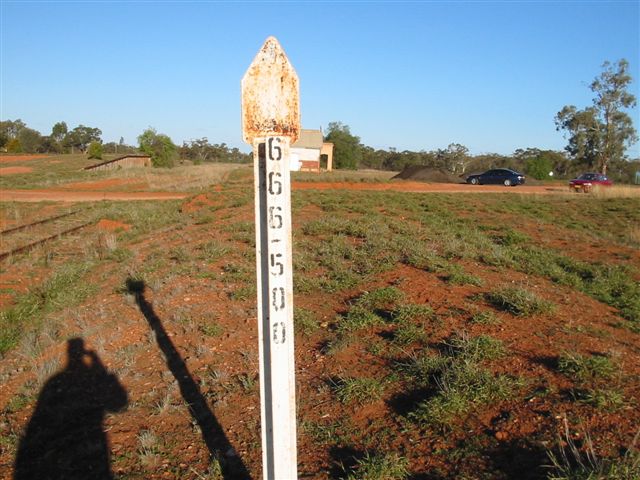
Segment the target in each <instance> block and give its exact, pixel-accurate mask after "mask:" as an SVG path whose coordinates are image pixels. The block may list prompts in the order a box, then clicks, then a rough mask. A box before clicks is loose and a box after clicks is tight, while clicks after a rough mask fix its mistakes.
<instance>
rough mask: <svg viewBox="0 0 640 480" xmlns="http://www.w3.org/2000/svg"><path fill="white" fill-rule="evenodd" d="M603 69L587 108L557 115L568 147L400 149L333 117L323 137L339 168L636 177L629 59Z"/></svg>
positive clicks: (456, 145) (639, 161) (638, 166)
mask: <svg viewBox="0 0 640 480" xmlns="http://www.w3.org/2000/svg"><path fill="white" fill-rule="evenodd" d="M602 67H603V71H602V73H601V74H600V75H599V76H598V77H596V79H595V80H594V81H593V82H592V83H591V85H590V87H589V88H590V89H591V91H592V92H593V93H594V98H593V104H592V105H591V106H589V107H586V108H584V109H578V108H577V107H575V106H573V105H567V106H565V107H563V108H562V109H561V110H560V111H559V112H558V114H557V115H556V117H555V118H554V121H555V125H556V129H557V130H558V131H563V132H565V135H566V137H567V140H568V144H567V146H566V148H565V150H564V151H554V150H541V149H538V148H525V149H517V150H516V151H515V152H513V153H512V154H511V155H500V154H497V153H489V154H483V155H470V154H469V150H468V148H467V147H465V146H464V145H461V144H459V143H451V144H449V145H448V146H447V147H446V148H439V149H436V150H431V151H424V150H421V151H419V152H414V151H410V150H404V151H401V152H399V151H397V150H396V149H394V148H389V149H388V150H384V149H378V150H376V149H373V148H371V147H369V146H366V145H363V144H362V143H361V142H360V138H359V137H358V136H356V135H354V134H352V133H351V130H350V128H349V126H348V125H345V124H343V123H341V122H331V123H329V125H328V128H327V132H326V135H325V141H327V142H332V143H333V144H334V165H335V167H336V168H347V169H357V168H373V169H381V170H394V171H398V170H402V169H404V168H406V167H409V166H414V165H421V166H425V167H431V168H435V169H438V170H442V171H445V172H447V173H449V174H451V175H456V176H464V175H465V174H467V173H470V172H472V171H482V170H486V169H488V168H492V167H504V168H512V169H514V170H518V171H522V172H524V173H526V174H527V175H530V176H532V177H534V178H537V179H543V178H548V176H549V173H550V172H553V174H554V175H557V176H559V177H568V176H573V175H576V174H577V173H581V172H584V171H598V172H601V173H605V174H608V175H609V176H610V177H612V178H613V179H614V180H618V181H625V182H632V181H633V179H634V177H635V172H636V171H639V170H640V159H634V160H630V159H629V158H627V156H626V154H625V150H626V148H627V147H629V146H631V145H632V144H634V143H635V142H636V141H637V140H638V137H637V134H636V130H635V128H634V126H633V121H632V119H631V117H630V116H629V114H628V113H627V112H626V110H627V109H631V108H633V107H635V106H636V98H635V96H633V95H632V94H631V93H629V92H628V90H627V89H628V86H629V84H630V83H631V80H632V79H631V76H630V75H629V73H628V69H629V63H628V62H627V61H626V60H624V59H622V60H619V61H618V62H617V63H615V64H612V63H610V62H605V63H604V64H603V66H602Z"/></svg>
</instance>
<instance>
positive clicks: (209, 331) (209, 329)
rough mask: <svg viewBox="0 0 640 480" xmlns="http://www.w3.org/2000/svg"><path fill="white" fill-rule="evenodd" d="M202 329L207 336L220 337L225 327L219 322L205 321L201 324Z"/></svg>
mask: <svg viewBox="0 0 640 480" xmlns="http://www.w3.org/2000/svg"><path fill="white" fill-rule="evenodd" d="M200 331H201V332H202V333H203V334H204V335H206V336H207V337H219V336H220V335H222V333H223V332H224V328H222V326H221V325H219V324H217V323H211V322H209V323H205V324H203V325H200Z"/></svg>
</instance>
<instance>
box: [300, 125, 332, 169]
mask: <svg viewBox="0 0 640 480" xmlns="http://www.w3.org/2000/svg"><path fill="white" fill-rule="evenodd" d="M332 169H333V143H328V142H323V140H322V130H305V129H301V130H300V136H299V137H298V140H297V141H296V143H294V144H293V145H291V170H292V171H303V172H305V171H306V172H319V171H320V170H326V171H328V172H330V171H331V170H332Z"/></svg>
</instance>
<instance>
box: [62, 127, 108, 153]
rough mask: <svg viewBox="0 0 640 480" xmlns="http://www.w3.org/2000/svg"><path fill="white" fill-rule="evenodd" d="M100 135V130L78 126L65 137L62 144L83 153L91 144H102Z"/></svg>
mask: <svg viewBox="0 0 640 480" xmlns="http://www.w3.org/2000/svg"><path fill="white" fill-rule="evenodd" d="M100 135H102V130H100V129H99V128H92V127H85V126H84V125H78V126H77V127H76V128H74V129H73V130H71V131H70V132H69V133H68V134H67V135H66V136H65V139H64V142H65V144H66V145H68V146H71V147H74V148H77V149H79V150H80V151H81V152H84V151H86V150H87V147H88V146H89V144H90V143H91V142H102V140H101V139H100Z"/></svg>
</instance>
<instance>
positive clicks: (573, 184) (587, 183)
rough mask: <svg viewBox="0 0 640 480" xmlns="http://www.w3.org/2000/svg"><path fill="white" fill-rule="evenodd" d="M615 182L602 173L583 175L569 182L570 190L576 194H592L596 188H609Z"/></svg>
mask: <svg viewBox="0 0 640 480" xmlns="http://www.w3.org/2000/svg"><path fill="white" fill-rule="evenodd" d="M611 185H613V182H612V181H611V180H609V177H607V176H606V175H603V174H601V173H583V174H582V175H580V176H579V177H578V178H574V179H573V180H571V181H570V182H569V188H570V189H571V190H573V191H574V192H585V193H587V192H590V191H591V190H592V189H593V187H595V186H598V187H599V186H603V187H605V186H606V187H609V186H611Z"/></svg>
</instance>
